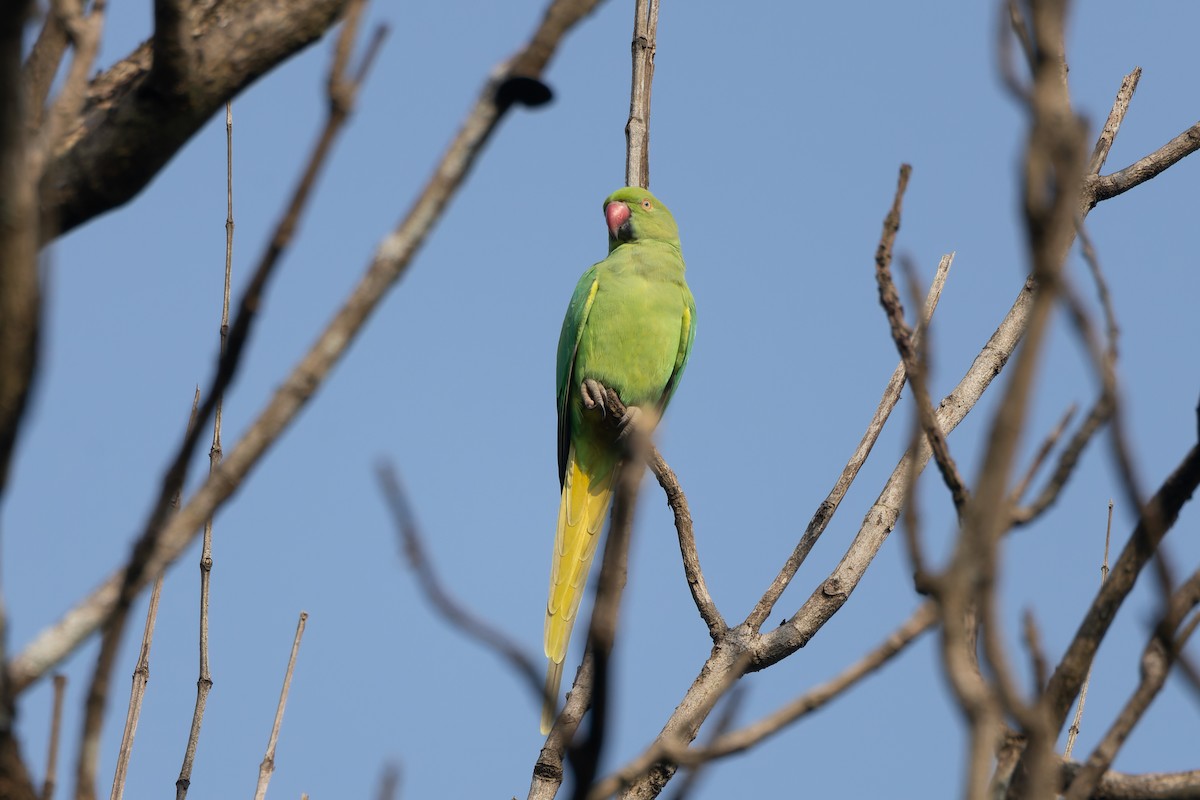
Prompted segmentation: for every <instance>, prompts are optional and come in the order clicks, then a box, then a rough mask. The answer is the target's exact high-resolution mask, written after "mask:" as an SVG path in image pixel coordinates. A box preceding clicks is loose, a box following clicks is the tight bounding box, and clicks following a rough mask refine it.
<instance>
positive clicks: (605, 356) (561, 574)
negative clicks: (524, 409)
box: [542, 187, 696, 733]
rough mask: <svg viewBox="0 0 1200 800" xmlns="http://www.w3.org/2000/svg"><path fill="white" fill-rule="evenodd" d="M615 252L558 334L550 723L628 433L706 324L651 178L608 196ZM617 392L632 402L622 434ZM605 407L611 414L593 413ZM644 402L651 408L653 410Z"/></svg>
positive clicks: (586, 284)
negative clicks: (615, 422)
mask: <svg viewBox="0 0 1200 800" xmlns="http://www.w3.org/2000/svg"><path fill="white" fill-rule="evenodd" d="M604 221H605V223H606V224H607V226H608V258H606V259H604V260H603V261H601V262H599V263H598V264H595V265H593V266H592V267H591V269H589V270H588V271H587V272H585V273H583V277H582V278H580V279H579V283H578V285H577V286H576V287H575V294H573V295H572V296H571V303H570V305H568V306H567V316H566V318H565V319H564V320H563V326H562V334H561V335H560V336H559V339H558V393H557V394H558V478H559V483H560V485H561V487H562V501H561V503H560V505H559V510H558V532H557V534H556V536H555V541H554V555H553V557H552V559H551V566H550V598H549V600H548V601H547V603H546V628H545V645H546V658H548V659H549V661H550V665H549V669H548V670H547V671H546V702H545V705H544V706H543V708H542V733H548V732H549V731H550V728H551V726H552V725H553V724H554V719H555V716H556V714H557V710H558V692H559V682H560V681H561V679H562V671H563V660H564V659H565V658H566V655H567V642H568V640H569V639H570V637H571V627H572V626H573V625H574V624H575V614H576V612H577V611H578V610H579V600H580V598H581V597H582V596H583V590H584V587H585V586H586V585H587V576H588V569H589V567H590V566H591V563H592V557H593V556H594V555H595V554H596V544H597V542H598V541H599V540H600V529H601V527H603V525H604V518H605V517H606V516H608V507H609V504H610V501H611V499H612V493H613V488H614V487H615V486H616V479H617V473H618V472H619V470H620V467H621V459H622V457H623V456H624V455H625V446H624V443H623V441H622V440H623V439H625V438H626V437H627V436H628V435H629V434H630V433H631V432H632V431H633V430H634V429H635V428H638V429H643V430H646V431H647V432H649V431H650V430H653V428H654V425H655V423H657V421H658V417H659V415H660V414H661V413H662V411H663V409H665V408H666V407H667V403H668V402H670V400H671V395H672V394H674V393H675V387H676V386H677V385H678V384H679V376H680V375H682V374H683V368H684V367H685V366H686V365H687V360H688V354H689V353H691V351H692V340H693V338H694V337H695V334H696V324H695V321H696V304H695V302H694V301H693V300H692V293H691V291H690V290H689V289H688V286H687V283H686V281H684V279H683V271H684V264H683V253H682V251H681V249H680V246H679V229H678V228H677V227H676V226H675V219H674V217H672V216H671V212H670V211H668V210H667V209H666V207H665V206H663V205H662V204H661V203H659V202H658V200H657V199H656V198H655V197H654V195H652V194H650V192H648V191H646V190H645V189H637V188H632V187H626V188H624V189H619V190H617V191H616V192H614V193H613V194H611V195H609V197H608V199H606V200H605V201H604ZM609 390H611V391H612V392H614V393H615V396H616V398H619V399H620V400H621V402H622V403H623V404H628V407H627V410H626V412H625V413H624V414H623V415H622V416H621V419H620V422H619V426H618V430H619V434H618V436H617V437H615V440H614V437H613V435H612V428H611V420H607V419H605V417H606V416H607V415H608V411H610V410H613V408H614V403H613V402H611V401H612V399H613V398H610V397H608V396H606V391H609ZM597 406H599V407H600V410H601V414H599V415H596V414H590V413H584V412H585V411H591V410H593V409H595V408H596V407H597ZM642 409H645V412H644V413H643V411H642Z"/></svg>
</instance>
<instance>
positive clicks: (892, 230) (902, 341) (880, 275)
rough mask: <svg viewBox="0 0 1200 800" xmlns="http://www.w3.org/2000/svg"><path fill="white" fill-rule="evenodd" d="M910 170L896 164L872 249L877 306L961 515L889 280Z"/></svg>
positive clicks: (959, 486)
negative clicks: (897, 172) (893, 187)
mask: <svg viewBox="0 0 1200 800" xmlns="http://www.w3.org/2000/svg"><path fill="white" fill-rule="evenodd" d="M911 174H912V167H911V166H909V165H908V164H902V165H900V177H899V180H898V181H897V183H896V195H895V197H894V198H893V200H892V207H891V209H890V210H889V211H888V214H887V216H886V217H885V218H884V220H883V233H882V234H881V235H880V237H879V246H878V248H876V250H875V281H876V283H877V285H878V287H879V304H880V305H882V306H883V309H884V311H885V312H886V313H887V318H888V323H889V326H890V327H891V333H892V341H893V342H894V343H895V345H896V351H897V352H898V353H899V355H900V360H901V361H902V362H903V363H904V370H905V372H906V373H907V374H908V381H909V384H910V385H911V386H912V388H913V400H914V402H915V403H916V406H917V411H916V413H917V419H918V420H919V421H920V423H921V429H922V430H923V431H924V432H925V436H926V437H928V439H929V445H930V447H931V449H932V451H933V458H934V461H935V462H936V463H937V466H938V470H939V471H940V472H941V473H942V480H943V481H944V482H945V483H946V488H947V489H949V490H950V497H951V499H952V500H953V501H954V508H955V510H957V511H958V513H959V515H960V516H961V515H962V510H963V506H964V505H965V504H966V502H967V499H968V492H967V487H966V483H965V482H964V481H963V479H962V475H960V474H959V472H958V465H957V464H955V463H954V458H953V457H952V456H951V455H950V447H949V445H948V444H947V443H946V434H945V432H944V431H942V429H941V428H940V427H939V426H938V423H937V417H936V416H935V415H934V413H933V400H932V398H931V397H930V396H929V387H928V386H927V385H926V383H925V370H924V368H923V366H922V364H921V363H919V360H918V358H917V351H916V348H915V346H914V345H913V332H912V328H910V327H909V326H908V324H907V323H906V322H905V321H904V307H903V305H901V303H900V295H899V293H898V292H897V291H896V285H895V282H894V281H893V280H892V272H891V264H892V248H893V246H894V245H895V243H896V234H897V233H898V232H899V231H900V210H901V207H902V204H903V200H904V190H905V189H906V188H908V178H909V175H911Z"/></svg>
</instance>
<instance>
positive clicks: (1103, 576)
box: [1039, 500, 1113, 758]
mask: <svg viewBox="0 0 1200 800" xmlns="http://www.w3.org/2000/svg"><path fill="white" fill-rule="evenodd" d="M1112 518H1113V501H1112V500H1109V501H1108V523H1107V525H1105V527H1104V560H1103V561H1101V562H1100V583H1101V585H1103V584H1104V581H1106V580H1108V548H1109V544H1111V542H1112ZM1091 681H1092V668H1091V667H1088V671H1087V675H1085V676H1084V678H1083V685H1082V686H1081V687H1080V688H1079V703H1078V704H1077V705H1076V706H1075V718H1074V719H1072V720H1071V727H1070V728H1068V729H1067V743H1066V745H1065V746H1064V747H1063V757H1064V758H1070V757H1071V752H1072V751H1073V750H1074V749H1075V739H1076V737H1078V736H1079V731H1080V727H1079V724H1080V722H1081V721H1082V720H1083V707H1084V704H1085V703H1086V702H1087V691H1088V684H1090V683H1091ZM1045 685H1046V684H1045V682H1042V683H1040V684H1039V686H1040V687H1041V688H1042V689H1044V688H1045Z"/></svg>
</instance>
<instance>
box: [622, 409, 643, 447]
mask: <svg viewBox="0 0 1200 800" xmlns="http://www.w3.org/2000/svg"><path fill="white" fill-rule="evenodd" d="M641 418H642V410H641V409H640V408H638V407H637V406H627V407H626V408H625V416H623V417H621V421H620V422H618V423H617V441H618V442H623V441H625V440H626V439H628V438H629V435H630V434H631V433H633V431H634V429H635V428H637V427H638V420H640V419H641Z"/></svg>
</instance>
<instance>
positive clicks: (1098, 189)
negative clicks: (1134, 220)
mask: <svg viewBox="0 0 1200 800" xmlns="http://www.w3.org/2000/svg"><path fill="white" fill-rule="evenodd" d="M1197 150H1200V122H1197V123H1196V124H1195V125H1193V126H1192V127H1190V128H1188V129H1187V130H1186V131H1184V132H1183V133H1181V134H1179V135H1178V136H1176V137H1175V138H1174V139H1172V140H1171V141H1169V142H1167V143H1166V144H1164V145H1163V146H1162V147H1160V148H1158V149H1157V150H1155V151H1154V152H1153V153H1151V154H1150V155H1148V156H1146V157H1145V158H1140V159H1138V160H1137V161H1135V162H1133V163H1132V164H1130V165H1129V166H1128V167H1126V168H1125V169H1123V170H1120V171H1118V172H1114V173H1112V174H1111V175H1092V176H1090V177H1089V178H1088V180H1087V192H1086V194H1087V195H1088V196H1089V199H1090V202H1091V204H1092V205H1093V206H1094V205H1095V204H1096V203H1099V202H1101V201H1102V200H1108V199H1109V198H1110V197H1116V196H1117V195H1119V194H1123V193H1124V192H1127V191H1129V190H1130V189H1132V188H1133V187H1135V186H1140V185H1141V184H1143V183H1145V182H1146V181H1148V180H1150V179H1151V178H1153V177H1154V176H1156V175H1158V174H1159V173H1161V172H1163V171H1164V170H1166V169H1167V168H1168V167H1170V166H1171V165H1173V164H1175V163H1176V162H1178V161H1182V160H1183V159H1184V158H1185V157H1187V156H1190V155H1191V154H1192V153H1194V152H1196V151H1197Z"/></svg>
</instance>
